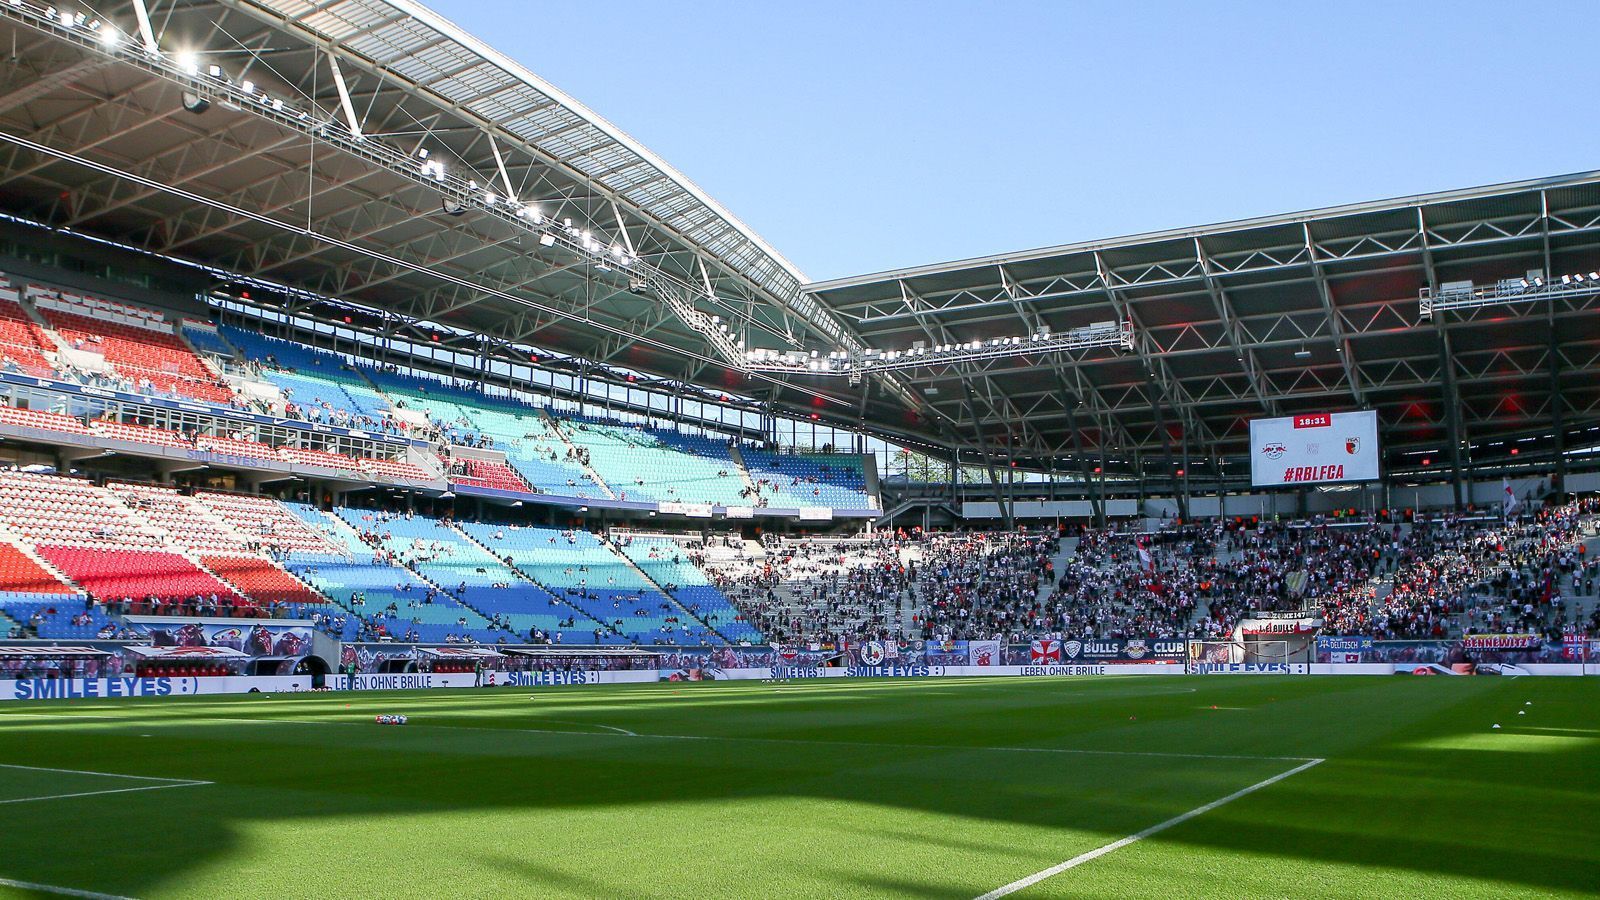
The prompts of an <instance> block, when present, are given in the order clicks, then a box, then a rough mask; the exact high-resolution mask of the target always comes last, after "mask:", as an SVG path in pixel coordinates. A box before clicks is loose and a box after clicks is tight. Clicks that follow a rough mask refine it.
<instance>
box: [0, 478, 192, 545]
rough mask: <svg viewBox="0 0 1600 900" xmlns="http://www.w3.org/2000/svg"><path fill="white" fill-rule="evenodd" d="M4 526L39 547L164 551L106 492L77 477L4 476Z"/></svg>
mask: <svg viewBox="0 0 1600 900" xmlns="http://www.w3.org/2000/svg"><path fill="white" fill-rule="evenodd" d="M0 522H4V523H5V525H6V526H7V527H8V528H10V529H11V530H12V531H14V532H16V533H17V534H18V535H20V536H21V537H23V538H24V539H26V540H27V541H29V542H30V543H34V544H77V545H92V546H101V547H160V546H161V544H162V540H161V538H160V536H159V535H158V534H157V533H156V532H155V531H153V530H152V529H150V528H147V527H145V526H144V525H143V524H142V523H141V522H139V521H138V520H136V519H134V518H133V517H132V515H131V514H130V513H129V511H128V508H127V507H126V506H124V505H123V504H122V502H121V501H119V500H118V499H117V498H115V497H113V496H112V495H111V494H110V493H108V492H107V491H106V490H105V489H103V488H100V487H96V486H95V485H93V484H91V483H89V482H87V481H84V480H82V479H78V478H67V477H64V476H60V475H36V474H32V473H29V472H0Z"/></svg>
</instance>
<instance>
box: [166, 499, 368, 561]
mask: <svg viewBox="0 0 1600 900" xmlns="http://www.w3.org/2000/svg"><path fill="white" fill-rule="evenodd" d="M195 500H197V501H199V502H200V503H201V504H203V505H205V506H206V508H208V509H210V510H211V511H212V512H213V513H214V514H216V515H217V516H219V517H221V518H222V519H223V520H225V521H227V522H228V523H229V524H231V525H232V526H233V529H234V530H235V531H237V532H239V533H240V534H241V535H243V536H244V537H246V538H247V539H249V540H252V541H255V542H256V543H258V544H260V545H261V546H263V547H267V548H270V549H271V550H274V551H276V552H278V553H280V554H282V555H283V556H285V557H286V558H289V559H294V560H298V561H311V562H317V561H327V562H332V561H336V560H337V561H343V560H347V559H348V558H349V551H348V550H347V549H346V548H345V547H342V546H340V545H339V544H337V543H335V542H334V541H333V539H332V538H330V537H328V535H327V533H326V530H324V529H319V528H317V527H316V526H314V525H313V524H312V523H311V522H310V521H308V520H306V519H304V518H302V517H300V516H298V515H295V514H294V513H293V512H291V511H290V510H289V509H288V508H287V507H285V506H284V505H283V504H281V503H279V502H278V501H277V500H274V499H272V498H271V497H257V496H252V495H248V494H213V493H198V494H195ZM313 512H314V511H313ZM319 515H320V514H319ZM324 524H326V520H324ZM328 530H331V525H330V526H329V529H328Z"/></svg>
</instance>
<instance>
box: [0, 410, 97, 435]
mask: <svg viewBox="0 0 1600 900" xmlns="http://www.w3.org/2000/svg"><path fill="white" fill-rule="evenodd" d="M0 424H5V425H16V426H18V427H21V428H38V429H41V430H44V431H65V432H67V433H68V434H88V433H89V429H88V428H87V427H86V426H85V425H84V424H83V420H81V419H78V418H75V417H73V416H69V415H67V414H65V413H58V412H46V411H44V410H38V409H17V408H16V407H14V406H0Z"/></svg>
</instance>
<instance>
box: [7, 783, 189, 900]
mask: <svg viewBox="0 0 1600 900" xmlns="http://www.w3.org/2000/svg"><path fill="white" fill-rule="evenodd" d="M0 769H21V770H23V771H27V772H57V773H61V774H63V775H91V776H94V777H96V778H128V779H132V780H134V781H160V782H164V783H163V784H147V785H143V786H141V787H127V788H107V789H105V790H103V791H74V792H72V793H70V794H46V795H43V796H39V797H15V798H12V799H9V800H0V805H5V804H11V803H33V802H36V801H39V800H65V799H67V798H69V797H97V796H99V795H101V794H131V793H133V792H135V791H163V790H168V789H171V788H184V787H200V786H202V785H207V784H211V783H212V782H210V781H200V780H197V779H193V778H159V777H157V776H154V775H124V774H122V773H120V772H91V771H89V770H87V769H52V768H49V767H47V766H18V765H8V764H5V763H0ZM93 896H100V895H98V894H95V895H93Z"/></svg>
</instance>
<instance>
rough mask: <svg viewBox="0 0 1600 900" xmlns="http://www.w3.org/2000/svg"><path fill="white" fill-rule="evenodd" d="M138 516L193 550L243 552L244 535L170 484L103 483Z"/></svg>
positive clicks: (247, 547) (246, 544)
mask: <svg viewBox="0 0 1600 900" xmlns="http://www.w3.org/2000/svg"><path fill="white" fill-rule="evenodd" d="M106 487H107V489H108V490H109V491H110V492H111V493H112V494H113V495H114V496H116V497H118V498H119V499H121V500H122V502H123V503H125V504H127V506H128V508H129V509H130V510H131V511H132V512H133V514H134V516H135V517H137V518H138V519H140V520H142V521H144V522H147V523H149V524H150V525H153V526H155V527H156V528H158V529H160V530H161V531H163V532H165V533H166V534H167V536H168V537H169V538H170V539H171V540H172V542H173V543H175V544H177V545H178V546H179V547H182V548H184V549H186V550H192V551H195V552H196V553H245V552H248V551H249V549H250V548H249V545H248V543H247V542H246V539H245V538H244V536H243V535H241V534H239V533H238V532H237V531H234V530H233V529H232V528H230V527H229V526H228V525H227V523H225V522H223V521H222V519H220V518H218V517H217V516H216V515H215V514H213V513H212V512H211V510H209V509H207V508H206V507H205V505H204V504H201V503H200V502H198V501H196V500H195V499H194V498H193V497H186V496H184V495H183V494H180V493H178V492H177V490H175V489H173V488H169V487H161V486H159V485H153V484H128V483H121V482H116V483H112V484H109V485H107V486H106Z"/></svg>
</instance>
